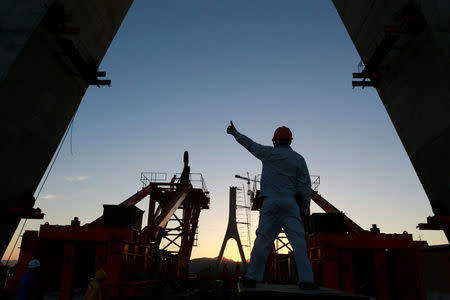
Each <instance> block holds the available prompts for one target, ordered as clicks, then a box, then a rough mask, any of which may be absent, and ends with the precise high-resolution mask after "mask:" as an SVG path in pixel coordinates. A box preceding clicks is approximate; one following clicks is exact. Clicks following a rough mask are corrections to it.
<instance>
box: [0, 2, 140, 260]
mask: <svg viewBox="0 0 450 300" xmlns="http://www.w3.org/2000/svg"><path fill="white" fill-rule="evenodd" d="M132 3H133V0H115V1H109V0H55V1H53V0H22V1H16V0H5V1H3V2H2V4H1V7H0V99H1V100H2V101H1V103H2V105H1V106H0V114H1V118H0V122H1V127H0V128H1V131H0V132H1V137H0V138H1V141H2V144H1V147H0V160H1V166H2V172H1V173H0V182H1V187H2V199H1V201H0V211H1V213H2V217H1V218H0V226H1V230H0V253H1V254H3V253H4V251H5V250H6V247H7V246H8V242H9V240H10V239H11V237H12V235H13V234H14V231H15V229H16V227H17V225H18V223H19V221H20V219H21V217H22V216H23V215H22V216H21V215H20V214H11V213H8V212H9V210H10V208H11V207H12V206H16V207H17V206H19V207H20V206H29V205H30V202H31V206H32V205H33V203H32V202H34V201H30V198H31V199H32V195H33V194H34V193H35V191H36V189H37V187H38V185H39V182H40V181H41V179H42V176H43V175H44V173H45V170H46V169H47V166H48V165H49V163H50V161H51V159H52V157H53V155H54V154H55V151H56V149H57V147H58V145H59V143H60V142H61V139H62V137H63V135H64V133H65V131H66V129H67V127H68V126H69V124H70V121H71V119H72V117H73V116H74V114H75V112H76V110H77V108H78V106H79V104H80V102H81V100H82V98H83V95H84V93H85V92H86V89H87V88H88V86H89V85H91V84H95V83H96V79H97V76H96V75H98V74H96V72H95V71H96V70H95V68H96V67H98V65H99V64H100V62H101V61H102V59H103V57H104V55H105V53H106V51H107V49H108V47H109V45H110V44H111V42H112V40H113V38H114V36H115V34H116V32H117V30H118V29H119V27H120V25H121V23H122V20H123V19H124V18H125V15H126V14H127V12H128V9H129V8H130V6H131V4H132ZM91 75H92V76H91ZM97 83H98V82H97Z"/></svg>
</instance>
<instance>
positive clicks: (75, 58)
mask: <svg viewBox="0 0 450 300" xmlns="http://www.w3.org/2000/svg"><path fill="white" fill-rule="evenodd" d="M57 41H58V43H59V45H60V47H61V49H62V50H63V53H64V55H65V56H67V57H68V58H69V60H70V61H71V62H72V64H73V65H74V67H75V68H76V70H77V71H78V73H75V74H76V75H77V76H81V77H82V78H83V79H84V80H86V82H87V83H88V84H89V85H96V86H98V87H100V86H104V85H107V86H110V85H111V80H109V79H106V80H101V79H98V77H104V76H106V72H100V71H98V63H89V62H86V61H85V60H84V59H83V57H82V56H81V54H80V53H79V52H78V49H77V48H76V47H75V45H74V44H73V42H72V41H71V40H69V39H63V38H59V39H57Z"/></svg>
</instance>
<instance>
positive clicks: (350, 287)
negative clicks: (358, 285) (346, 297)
mask: <svg viewBox="0 0 450 300" xmlns="http://www.w3.org/2000/svg"><path fill="white" fill-rule="evenodd" d="M340 254H341V260H340V264H341V266H340V267H341V282H342V290H343V291H346V292H350V293H354V292H355V283H354V278H353V276H354V274H353V258H352V251H351V250H349V249H345V250H341V253H340Z"/></svg>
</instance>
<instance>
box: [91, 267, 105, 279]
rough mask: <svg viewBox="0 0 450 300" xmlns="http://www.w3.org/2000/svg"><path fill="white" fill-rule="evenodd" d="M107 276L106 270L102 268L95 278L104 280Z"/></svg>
mask: <svg viewBox="0 0 450 300" xmlns="http://www.w3.org/2000/svg"><path fill="white" fill-rule="evenodd" d="M105 278H106V272H105V271H104V270H102V269H100V270H97V271H96V272H95V275H94V279H96V280H97V281H100V282H102V281H103V280H105Z"/></svg>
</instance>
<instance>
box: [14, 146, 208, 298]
mask: <svg viewBox="0 0 450 300" xmlns="http://www.w3.org/2000/svg"><path fill="white" fill-rule="evenodd" d="M191 175H194V174H191V173H190V167H189V165H188V152H187V151H186V152H185V153H184V169H183V173H181V175H180V176H177V175H175V176H174V177H173V178H172V180H171V181H170V182H157V181H153V179H155V177H154V178H151V177H150V178H148V177H145V176H141V179H143V178H145V180H143V182H144V187H143V188H142V189H141V190H140V191H138V192H137V193H136V194H134V195H132V196H131V197H129V198H128V199H126V200H125V201H123V202H122V203H121V204H119V205H104V211H103V216H101V217H99V218H97V219H96V220H95V221H93V222H92V223H89V224H86V225H84V226H80V223H79V221H78V218H75V219H74V220H73V221H72V224H71V225H67V226H59V225H49V224H45V225H42V226H41V227H40V230H39V232H38V231H26V232H25V234H24V236H23V240H22V246H21V251H20V256H19V261H18V265H17V269H16V273H15V276H14V279H13V280H12V281H9V283H8V290H10V291H14V290H17V287H18V280H19V279H20V277H21V276H22V275H23V274H24V273H25V272H26V271H27V264H28V262H29V261H30V260H31V259H34V258H37V259H39V260H40V261H41V266H42V267H41V268H42V280H43V282H42V285H43V286H44V287H45V289H46V290H47V291H59V299H61V300H64V299H71V296H72V293H73V290H75V289H77V288H80V289H84V288H86V287H87V284H88V283H89V278H90V277H92V276H93V274H94V272H95V271H96V270H98V269H104V270H105V271H106V274H107V277H106V280H105V284H104V296H105V298H106V299H111V298H126V297H131V296H134V297H135V296H139V295H143V294H148V293H149V291H152V289H153V290H154V289H155V287H157V286H159V284H160V283H161V282H162V281H164V280H177V279H180V280H182V279H186V278H187V275H188V263H189V260H190V256H191V252H192V247H193V246H194V242H195V241H196V232H197V227H198V219H199V216H200V211H201V210H202V209H208V208H209V201H210V198H209V193H208V191H207V189H206V185H205V183H204V181H203V178H202V177H201V175H200V181H199V182H200V183H201V185H200V187H194V186H193V184H192V182H191V177H192V176H191ZM198 175H199V174H198ZM148 196H149V198H150V201H149V209H148V223H147V226H145V227H144V228H142V229H141V222H142V216H143V211H142V210H140V209H139V208H137V207H136V206H135V205H136V204H138V203H139V202H140V201H141V200H143V199H144V198H146V197H148ZM177 213H178V215H179V216H177ZM170 221H176V222H178V223H179V226H176V227H174V228H169V227H168V226H167V225H168V224H169V222H170ZM164 240H168V241H169V242H168V243H167V242H166V243H164V242H163V241H164ZM169 248H170V249H171V250H168V249H169Z"/></svg>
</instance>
